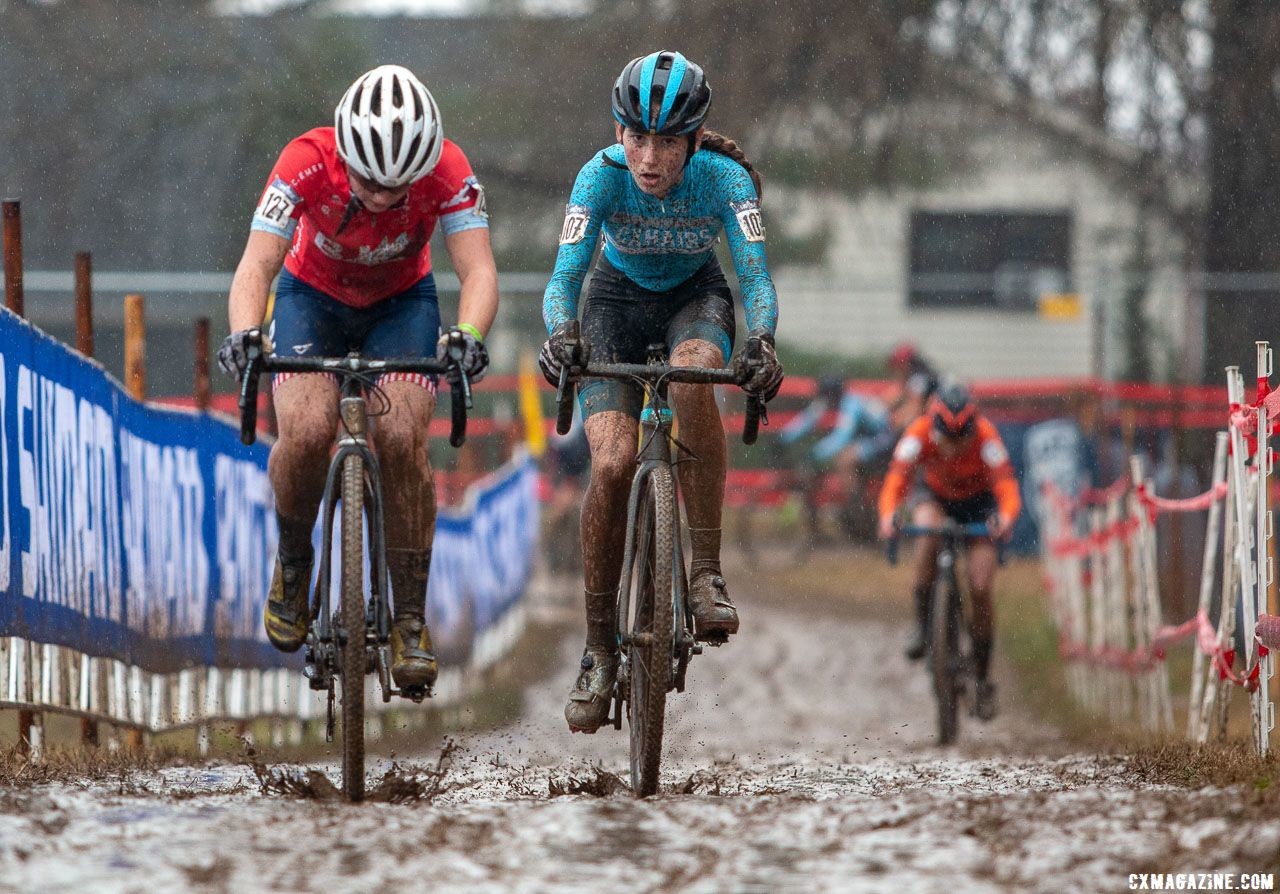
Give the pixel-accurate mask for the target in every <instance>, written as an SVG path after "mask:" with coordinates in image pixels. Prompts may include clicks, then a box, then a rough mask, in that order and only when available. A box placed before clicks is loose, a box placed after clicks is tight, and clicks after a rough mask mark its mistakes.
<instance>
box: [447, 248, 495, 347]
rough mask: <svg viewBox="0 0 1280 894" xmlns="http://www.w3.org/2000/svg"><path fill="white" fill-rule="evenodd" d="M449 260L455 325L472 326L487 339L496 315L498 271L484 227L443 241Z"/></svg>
mask: <svg viewBox="0 0 1280 894" xmlns="http://www.w3.org/2000/svg"><path fill="white" fill-rule="evenodd" d="M445 247H446V248H447V249H448V250H449V259H450V260H452V261H453V269H454V270H456V271H457V273H458V282H459V284H460V285H461V290H460V293H459V297H458V324H459V325H463V324H466V325H470V326H474V327H475V328H476V329H477V330H479V332H480V335H481V336H482V337H483V336H485V335H488V333H489V329H490V327H491V326H493V320H494V318H495V317H496V316H497V315H498V267H497V265H496V264H495V263H494V260H493V249H492V248H491V247H490V243H489V230H488V228H487V227H475V228H473V229H470V230H463V231H462V232H460V233H453V234H451V235H449V236H446V237H445Z"/></svg>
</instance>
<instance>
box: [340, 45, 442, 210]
mask: <svg viewBox="0 0 1280 894" xmlns="http://www.w3.org/2000/svg"><path fill="white" fill-rule="evenodd" d="M333 126H334V130H335V131H336V132H337V137H338V154H339V155H341V156H342V160H343V161H345V162H346V163H347V165H348V166H350V168H351V169H352V170H353V171H355V172H356V173H357V174H359V175H360V176H361V177H364V178H366V179H368V180H374V181H376V182H378V183H380V184H382V185H383V186H389V187H397V186H404V185H405V184H406V183H412V182H413V181H415V180H417V179H418V178H419V177H422V176H423V175H425V174H429V173H430V172H431V169H432V168H434V167H435V166H436V162H438V161H439V160H440V149H441V146H442V145H443V144H444V132H443V129H442V128H441V126H440V109H439V107H438V106H436V101H435V100H434V99H433V98H432V97H431V93H430V92H429V91H428V90H427V88H426V87H424V86H422V82H421V81H419V80H418V79H417V78H416V77H414V76H413V72H411V71H409V69H407V68H404V67H402V66H399V65H379V66H378V67H377V68H375V69H373V70H372V71H369V72H366V73H365V74H363V75H361V76H360V77H359V78H357V79H356V82H355V83H354V84H352V85H351V86H350V87H349V88H348V89H347V92H346V93H345V94H344V95H343V97H342V101H341V102H339V103H338V107H337V109H335V110H334V113H333Z"/></svg>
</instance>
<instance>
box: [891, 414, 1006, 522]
mask: <svg viewBox="0 0 1280 894" xmlns="http://www.w3.org/2000/svg"><path fill="white" fill-rule="evenodd" d="M974 428H975V430H974V432H973V434H971V435H970V436H969V437H968V438H967V439H966V440H965V441H964V442H963V443H962V444H960V445H957V449H954V450H944V449H943V448H942V446H941V443H940V441H941V438H940V436H939V435H938V433H937V432H936V431H935V430H934V428H933V417H932V416H931V415H925V416H921V417H920V418H918V419H916V420H915V421H914V422H912V423H911V424H910V425H909V426H907V430H906V431H904V432H903V433H902V439H901V440H900V441H898V446H897V447H895V448H894V451H893V464H892V465H891V466H890V467H889V474H888V475H887V476H885V479H884V485H883V486H882V487H881V488H880V516H881V517H882V518H883V517H885V516H892V515H893V514H894V513H895V512H896V511H897V509H898V506H899V505H901V503H902V499H903V497H905V496H906V494H907V489H908V488H909V487H910V486H911V481H912V477H913V473H914V472H915V470H916V469H920V470H922V471H923V473H924V485H925V487H927V488H928V489H929V490H930V491H931V492H932V493H933V495H934V496H935V497H937V498H938V499H940V500H946V501H948V502H958V501H962V500H968V499H971V498H973V497H977V496H979V495H981V494H983V493H988V492H989V493H991V494H994V495H995V498H996V505H997V506H998V508H999V512H1000V515H1001V517H1002V518H1003V519H1004V521H1005V523H1006V524H1012V523H1013V520H1014V519H1015V518H1017V517H1018V513H1019V512H1020V511H1021V510H1022V497H1021V495H1020V494H1019V493H1018V480H1017V478H1015V477H1014V474H1013V466H1012V465H1011V464H1010V462H1009V452H1008V451H1007V450H1005V447H1004V442H1003V441H1001V440H1000V433H999V432H997V431H996V427H995V426H994V425H992V424H991V422H990V421H988V420H987V418H986V417H984V416H979V417H978V418H977V420H976V424H975V426H974Z"/></svg>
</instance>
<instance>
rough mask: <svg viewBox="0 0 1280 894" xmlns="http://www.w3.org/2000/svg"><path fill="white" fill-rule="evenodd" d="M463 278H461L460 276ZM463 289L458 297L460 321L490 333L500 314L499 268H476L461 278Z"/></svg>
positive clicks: (482, 331) (481, 331)
mask: <svg viewBox="0 0 1280 894" xmlns="http://www.w3.org/2000/svg"><path fill="white" fill-rule="evenodd" d="M460 279H461V278H460ZM461 283H462V289H461V294H460V296H459V299H458V323H459V325H461V324H464V323H465V324H469V325H471V326H474V327H476V328H477V329H479V330H480V334H481V335H486V336H487V335H488V334H489V330H490V329H491V328H492V327H493V321H494V319H495V318H496V317H497V316H498V273H497V270H495V269H492V268H490V269H489V270H475V271H472V272H471V273H470V275H468V276H467V277H466V278H465V279H461Z"/></svg>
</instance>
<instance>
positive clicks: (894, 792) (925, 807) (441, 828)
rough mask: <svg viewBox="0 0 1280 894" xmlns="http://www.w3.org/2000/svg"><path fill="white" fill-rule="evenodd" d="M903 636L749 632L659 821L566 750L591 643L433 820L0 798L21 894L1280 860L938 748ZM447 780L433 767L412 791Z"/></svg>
mask: <svg viewBox="0 0 1280 894" xmlns="http://www.w3.org/2000/svg"><path fill="white" fill-rule="evenodd" d="M903 635H904V631H903V629H902V628H901V627H900V626H899V625H898V624H897V623H896V622H886V621H877V620H859V619H856V618H850V617H841V618H825V619H823V618H820V617H815V616H813V615H812V614H810V613H806V614H803V615H801V614H797V613H791V612H788V611H786V610H783V609H779V608H760V607H752V608H750V609H749V613H748V610H744V629H743V632H742V633H741V634H740V635H739V637H738V638H737V639H736V641H735V642H734V643H733V644H732V645H731V646H728V647H725V648H723V649H719V650H715V649H708V650H707V653H706V654H705V655H703V656H702V657H701V658H698V659H695V663H694V665H693V667H692V669H691V671H690V691H689V692H687V693H685V694H683V695H678V696H674V697H673V699H672V702H671V705H672V710H671V716H670V718H669V726H668V737H667V741H668V743H669V744H668V748H667V752H666V754H667V758H666V761H665V763H664V781H665V783H666V788H667V791H666V792H664V793H663V794H662V795H660V796H658V797H657V798H654V799H650V800H647V801H643V802H637V801H635V800H633V799H631V798H630V797H629V795H627V794H626V792H625V791H621V792H620V791H614V793H613V794H603V795H602V794H600V793H602V792H608V791H610V789H616V788H617V783H616V781H615V780H614V778H613V777H612V776H611V775H610V771H611V772H613V773H617V774H620V775H622V776H624V777H625V767H626V738H625V730H624V731H623V732H615V731H612V730H604V731H602V732H600V733H599V734H597V735H595V736H583V735H578V736H570V735H569V734H568V733H567V732H566V731H565V730H564V726H563V720H562V719H561V710H562V706H563V696H564V694H565V692H566V691H567V687H568V685H569V683H570V681H571V678H572V672H573V667H574V665H575V659H576V657H577V654H578V652H577V648H576V642H574V641H573V640H576V634H575V635H574V636H567V637H566V639H565V641H564V642H563V644H562V646H561V651H562V655H561V658H560V662H559V667H560V668H561V669H562V670H560V671H559V672H558V673H557V674H556V675H555V677H554V679H552V680H550V681H543V682H541V683H538V684H537V685H535V686H532V687H531V688H530V690H529V691H528V696H527V699H526V701H525V705H524V709H523V712H522V715H521V717H520V718H519V719H518V720H517V721H516V722H514V723H512V724H510V725H508V726H505V727H503V728H501V729H499V730H496V731H493V732H490V733H485V734H478V735H467V736H463V737H460V738H459V740H458V743H457V745H458V747H457V749H456V750H455V751H454V752H453V754H452V755H451V756H450V758H449V761H448V763H447V765H446V766H445V772H444V775H443V777H442V779H441V780H440V783H439V788H440V793H439V794H437V795H435V797H434V798H433V799H432V800H431V801H430V802H429V803H428V802H425V801H422V800H419V801H417V802H415V803H372V804H364V805H359V806H350V805H344V804H341V803H335V802H324V801H320V802H318V801H314V800H304V799H300V798H298V797H296V796H290V795H281V794H268V795H264V794H262V793H261V791H260V788H259V786H258V783H257V781H256V779H255V778H254V776H253V773H252V772H251V771H250V770H249V768H247V767H245V766H210V767H205V768H185V767H176V768H170V769H166V770H161V771H152V772H145V773H144V772H139V773H135V774H132V775H129V776H126V777H122V778H120V779H119V780H117V781H113V782H111V783H109V784H92V785H91V784H88V783H83V784H78V785H77V784H58V785H52V786H41V787H37V788H33V789H24V790H19V791H11V792H0V889H6V890H10V889H11V890H22V891H35V890H39V891H74V892H77V894H83V892H86V891H95V892H96V891H139V892H142V891H147V892H152V891H169V890H182V891H236V892H243V891H258V890H269V891H310V890H317V891H318V890H325V891H381V890H394V891H402V892H410V891H426V890H432V891H468V892H488V891H494V892H498V891H504V892H505V891H530V892H532V891H548V890H564V891H579V890H581V891H597V890H617V889H618V888H619V887H621V888H622V889H624V890H629V891H668V890H688V891H707V892H710V891H744V892H745V891H760V892H772V891H817V890H823V891H826V890H831V891H901V890H925V891H927V890H947V891H950V892H962V891H1003V890H1029V891H1030V890H1081V891H1105V890H1124V889H1125V888H1126V886H1127V874H1128V873H1130V872H1150V871H1162V872H1172V871H1180V870H1196V871H1199V870H1213V869H1228V870H1232V871H1239V870H1242V869H1245V868H1258V867H1262V866H1265V865H1267V864H1268V863H1273V862H1274V860H1275V857H1276V855H1277V853H1280V819H1276V820H1267V819H1264V820H1258V819H1256V818H1251V817H1248V816H1244V815H1242V814H1241V812H1240V809H1239V806H1238V805H1239V803H1240V801H1241V798H1240V796H1239V795H1238V794H1235V793H1225V794H1224V793H1223V792H1222V791H1220V790H1201V791H1195V792H1191V791H1186V790H1184V789H1175V788H1169V787H1163V786H1149V785H1145V784H1141V783H1138V782H1136V781H1135V780H1134V778H1133V776H1132V774H1131V773H1130V772H1129V771H1128V770H1127V769H1126V767H1125V765H1124V762H1123V761H1121V760H1119V759H1116V758H1108V757H1092V756H1082V755H1070V754H1066V755H1064V754H1063V749H1062V747H1061V746H1060V745H1059V744H1058V743H1057V742H1056V741H1055V739H1054V737H1053V736H1052V735H1051V734H1047V733H1046V732H1044V731H1042V730H1039V729H1037V728H1035V726H1034V725H1033V724H1031V723H1030V722H1029V721H1027V720H1026V719H1025V718H1022V717H1020V716H1019V714H1018V712H1017V710H1016V707H1011V708H1010V710H1007V711H1006V712H1005V715H1004V716H1003V717H1002V718H1001V719H999V720H997V721H996V722H995V723H993V724H992V725H991V726H989V727H986V728H979V727H976V726H975V725H974V724H973V723H968V724H966V725H965V726H964V728H963V732H962V736H963V737H964V739H965V740H966V744H965V745H964V746H963V747H961V748H959V749H949V750H940V749H937V748H935V747H933V746H932V745H931V744H930V739H931V735H932V715H931V710H932V704H931V701H930V698H929V695H928V692H927V689H926V686H925V680H924V675H923V674H922V673H921V672H920V671H919V669H918V668H915V667H911V666H908V665H907V663H906V662H905V661H904V660H903V659H902V658H901V657H900V655H899V647H900V643H901V641H902V638H903ZM1005 688H1006V690H1008V688H1009V687H1007V686H1006V687H1005ZM1005 694H1006V702H1007V701H1008V700H1009V699H1008V697H1007V696H1008V693H1007V691H1006V693H1005ZM434 765H435V755H434V754H432V753H427V754H423V755H422V756H421V757H420V758H415V759H414V760H412V761H405V762H404V766H402V774H401V775H402V776H404V775H408V774H410V773H411V772H412V771H413V770H414V769H415V768H417V769H421V770H423V771H427V770H429V769H430V768H431V767H433V766H434ZM328 769H329V770H330V771H331V772H332V771H333V768H332V767H330V768H328ZM381 769H382V768H375V769H374V770H372V771H371V773H372V774H373V775H378V774H379V773H380V771H381ZM408 790H409V791H410V794H412V786H409V787H408ZM553 791H555V792H561V791H569V792H574V791H583V792H584V793H580V794H572V793H571V794H560V795H553V794H552V792H553ZM393 885H398V887H392V886H393Z"/></svg>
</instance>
